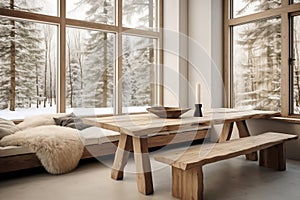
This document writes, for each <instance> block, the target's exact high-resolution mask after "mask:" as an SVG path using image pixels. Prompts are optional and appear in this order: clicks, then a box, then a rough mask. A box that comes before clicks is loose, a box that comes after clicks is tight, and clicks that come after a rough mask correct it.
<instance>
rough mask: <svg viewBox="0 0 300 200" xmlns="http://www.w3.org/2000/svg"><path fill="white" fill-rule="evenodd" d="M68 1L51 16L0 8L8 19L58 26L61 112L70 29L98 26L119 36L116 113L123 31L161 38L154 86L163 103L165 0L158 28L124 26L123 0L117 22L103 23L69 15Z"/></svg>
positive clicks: (160, 3) (117, 110)
mask: <svg viewBox="0 0 300 200" xmlns="http://www.w3.org/2000/svg"><path fill="white" fill-rule="evenodd" d="M66 1H67V0H60V1H59V4H58V9H59V10H58V16H51V15H45V14H39V13H30V12H25V11H20V10H10V9H5V8H0V13H1V14H0V16H2V17H6V18H13V19H20V20H26V21H33V22H40V23H46V24H47V23H48V24H53V25H57V26H58V49H57V50H58V52H59V53H58V63H59V64H58V70H57V95H56V96H57V97H56V98H57V112H59V113H64V112H66V109H67V108H66V73H64V72H66V64H67V63H66V28H67V27H74V28H82V29H94V30H98V31H102V32H109V33H113V34H115V35H116V49H115V52H116V57H117V58H118V59H116V63H115V75H114V76H115V78H114V86H115V90H114V107H113V110H114V112H113V113H114V114H115V115H116V114H122V83H121V82H120V81H119V80H121V77H122V74H121V73H122V33H126V34H128V35H133V36H140V37H148V38H155V39H157V41H158V53H157V54H158V55H157V65H155V69H154V70H153V71H154V77H155V78H154V81H155V82H154V84H153V85H152V88H151V93H152V95H153V93H154V95H153V97H152V98H153V99H152V104H153V105H162V102H163V90H162V89H161V85H159V83H161V82H162V81H161V80H162V77H163V69H162V67H161V66H162V64H163V51H162V44H163V42H162V39H163V34H162V28H163V0H154V1H156V5H157V7H158V8H157V22H158V23H157V26H158V27H157V31H153V30H142V29H136V28H128V27H123V26H122V1H123V0H115V25H107V24H100V23H95V22H89V21H83V20H77V19H70V18H66Z"/></svg>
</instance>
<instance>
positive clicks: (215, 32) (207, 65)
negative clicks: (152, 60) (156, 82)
mask: <svg viewBox="0 0 300 200" xmlns="http://www.w3.org/2000/svg"><path fill="white" fill-rule="evenodd" d="M164 3H165V5H164V32H163V33H164V44H163V46H164V52H165V53H164V77H163V79H164V105H166V106H182V107H192V108H193V107H194V104H195V100H196V98H195V96H196V95H195V89H196V84H197V83H200V84H201V103H202V104H203V107H204V109H209V108H211V107H222V106H223V85H222V46H220V44H222V0H212V1H207V0H165V1H164ZM216 74H217V76H216Z"/></svg>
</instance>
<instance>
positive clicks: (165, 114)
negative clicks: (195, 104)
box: [147, 106, 190, 118]
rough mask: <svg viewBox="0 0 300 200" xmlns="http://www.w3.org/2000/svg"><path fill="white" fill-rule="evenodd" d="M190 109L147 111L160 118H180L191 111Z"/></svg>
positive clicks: (155, 109) (173, 108)
mask: <svg viewBox="0 0 300 200" xmlns="http://www.w3.org/2000/svg"><path fill="white" fill-rule="evenodd" d="M189 110H190V108H178V107H162V106H159V107H151V108H147V111H149V112H151V113H153V114H155V115H157V116H158V117H160V118H179V117H180V115H182V114H183V113H185V112H187V111H189Z"/></svg>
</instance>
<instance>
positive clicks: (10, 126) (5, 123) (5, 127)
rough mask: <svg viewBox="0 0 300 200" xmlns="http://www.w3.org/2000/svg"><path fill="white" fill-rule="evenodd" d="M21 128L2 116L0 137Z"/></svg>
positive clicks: (0, 119)
mask: <svg viewBox="0 0 300 200" xmlns="http://www.w3.org/2000/svg"><path fill="white" fill-rule="evenodd" d="M19 130H20V129H19V128H18V127H17V126H16V125H15V123H14V122H13V121H10V120H7V119H2V118H0V139H1V138H3V137H4V136H7V135H10V134H13V133H15V132H16V131H19Z"/></svg>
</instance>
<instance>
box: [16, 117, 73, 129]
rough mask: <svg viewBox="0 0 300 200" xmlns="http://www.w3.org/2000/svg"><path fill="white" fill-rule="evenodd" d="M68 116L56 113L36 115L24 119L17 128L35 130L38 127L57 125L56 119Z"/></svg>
mask: <svg viewBox="0 0 300 200" xmlns="http://www.w3.org/2000/svg"><path fill="white" fill-rule="evenodd" d="M64 115H67V114H66V113H56V114H43V115H34V116H29V117H26V118H25V119H24V121H23V122H21V123H19V124H17V127H18V128H19V129H20V130H25V129H28V128H34V127H37V126H46V125H56V124H55V121H54V119H53V118H54V117H62V116H64Z"/></svg>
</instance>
